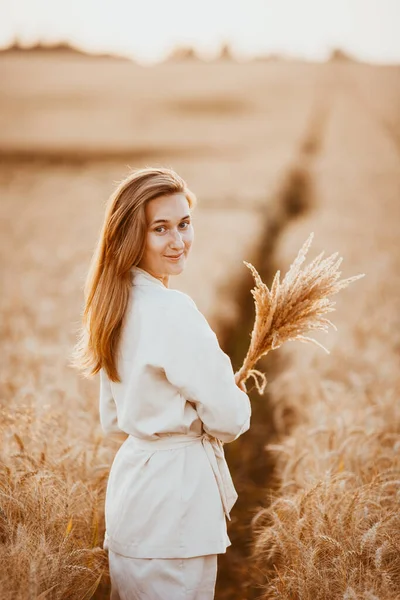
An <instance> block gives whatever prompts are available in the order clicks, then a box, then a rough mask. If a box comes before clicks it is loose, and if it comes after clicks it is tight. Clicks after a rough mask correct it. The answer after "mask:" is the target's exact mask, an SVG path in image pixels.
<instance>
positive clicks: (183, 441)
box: [126, 433, 238, 521]
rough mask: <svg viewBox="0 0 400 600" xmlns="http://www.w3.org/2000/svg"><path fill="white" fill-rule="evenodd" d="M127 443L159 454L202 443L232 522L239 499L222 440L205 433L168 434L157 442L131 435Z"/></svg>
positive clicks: (227, 514)
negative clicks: (232, 513) (232, 511)
mask: <svg viewBox="0 0 400 600" xmlns="http://www.w3.org/2000/svg"><path fill="white" fill-rule="evenodd" d="M126 441H127V442H128V443H129V444H130V445H132V447H133V448H138V449H143V450H150V451H152V452H158V451H159V450H170V449H172V448H177V447H184V446H189V445H191V444H195V443H199V442H202V444H203V447H204V450H205V452H206V455H207V457H208V460H209V462H210V465H211V468H212V470H213V472H214V475H215V479H216V481H217V485H218V489H219V493H220V496H221V500H222V505H223V507H224V511H225V514H226V517H227V518H228V519H229V521H230V520H231V517H230V514H229V513H230V511H231V509H232V506H233V505H234V504H235V502H236V500H237V498H238V494H237V492H236V489H235V486H234V485H233V481H232V477H231V474H230V472H229V467H228V464H227V462H226V459H225V454H224V448H223V445H222V442H221V440H219V439H218V438H215V437H213V436H212V435H209V434H208V433H203V434H202V435H197V436H189V435H186V434H172V435H168V434H166V435H163V436H161V437H159V438H157V439H155V440H152V439H144V438H138V437H136V436H133V435H129V437H128V438H127V440H126Z"/></svg>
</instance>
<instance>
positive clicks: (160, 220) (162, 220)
mask: <svg viewBox="0 0 400 600" xmlns="http://www.w3.org/2000/svg"><path fill="white" fill-rule="evenodd" d="M189 217H190V215H185V216H184V217H182V219H179V220H180V221H183V220H184V219H188V218H189ZM156 223H170V220H169V219H157V220H156V221H153V222H152V223H151V225H155V224H156Z"/></svg>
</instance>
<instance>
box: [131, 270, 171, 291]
mask: <svg viewBox="0 0 400 600" xmlns="http://www.w3.org/2000/svg"><path fill="white" fill-rule="evenodd" d="M131 272H132V274H133V285H160V286H161V287H163V288H165V285H164V284H163V282H162V281H160V279H157V277H154V276H153V275H150V273H149V272H148V271H145V270H144V269H141V268H140V267H137V266H134V267H132V269H131Z"/></svg>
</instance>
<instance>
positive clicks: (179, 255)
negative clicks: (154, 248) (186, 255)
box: [165, 252, 183, 258]
mask: <svg viewBox="0 0 400 600" xmlns="http://www.w3.org/2000/svg"><path fill="white" fill-rule="evenodd" d="M165 256H166V257H167V258H180V257H181V256H183V252H181V253H180V254H177V255H176V256H169V255H168V254H166V255H165Z"/></svg>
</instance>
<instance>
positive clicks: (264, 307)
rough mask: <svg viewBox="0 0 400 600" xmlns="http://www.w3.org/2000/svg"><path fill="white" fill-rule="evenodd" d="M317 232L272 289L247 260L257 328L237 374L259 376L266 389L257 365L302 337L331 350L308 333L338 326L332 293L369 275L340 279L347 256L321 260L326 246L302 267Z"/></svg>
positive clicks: (241, 380)
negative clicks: (333, 317)
mask: <svg viewBox="0 0 400 600" xmlns="http://www.w3.org/2000/svg"><path fill="white" fill-rule="evenodd" d="M313 237H314V233H313V232H312V233H311V234H310V235H309V237H308V239H307V240H306V242H305V243H304V244H303V246H302V248H301V249H300V251H299V253H298V254H297V257H296V259H295V260H294V262H293V263H292V264H291V266H290V269H289V271H288V272H287V273H286V275H285V277H284V279H283V281H282V283H280V281H279V278H280V271H277V272H276V274H275V277H274V279H273V282H272V286H271V290H269V289H268V287H267V285H266V284H265V283H264V282H263V281H262V280H261V277H260V275H259V273H258V272H257V270H256V269H255V267H254V266H253V265H252V264H251V263H248V262H246V261H243V262H244V264H245V265H246V266H247V267H248V268H249V269H250V270H251V272H252V275H253V277H254V280H255V287H254V288H253V289H252V290H251V293H252V295H253V297H254V301H255V310H256V316H255V321H254V326H253V331H252V332H251V339H250V346H249V349H248V352H247V355H246V357H245V359H244V361H243V365H242V366H241V368H240V369H239V371H238V372H237V373H236V374H235V375H236V381H237V383H238V385H240V384H241V383H245V382H246V380H247V379H248V378H249V377H253V378H254V381H255V385H256V387H257V390H258V392H259V393H260V394H263V393H264V390H265V386H266V384H267V379H266V377H265V374H264V373H261V372H260V371H258V370H256V369H254V368H253V367H254V365H255V364H256V363H257V361H258V360H259V359H260V358H261V357H262V356H264V355H266V354H268V352H269V351H270V350H276V349H277V348H279V347H280V346H282V344H283V343H285V342H289V341H295V340H299V341H300V342H312V343H314V344H316V345H317V346H320V347H321V348H322V349H323V350H325V352H327V353H328V354H329V350H327V349H326V348H325V347H324V346H323V345H322V344H320V343H319V342H318V341H317V340H315V339H313V338H310V337H307V336H306V335H304V334H305V333H307V332H309V331H311V330H314V329H321V330H323V331H325V332H326V333H328V326H329V325H331V326H332V327H333V328H334V329H335V330H337V328H336V326H335V325H334V324H333V323H332V322H331V321H330V320H329V319H327V318H325V317H323V316H322V315H324V314H325V313H328V312H332V311H334V310H335V308H334V305H335V304H336V303H335V302H332V300H330V298H329V297H330V296H333V295H334V294H337V293H338V292H339V291H340V290H341V289H343V288H345V287H347V286H348V285H349V284H350V283H352V282H353V281H356V280H357V279H360V278H361V277H364V275H365V273H362V274H360V275H355V276H353V277H349V278H348V279H343V280H341V281H338V279H339V277H340V275H341V271H338V267H339V265H340V264H341V262H342V260H343V259H342V258H339V259H337V260H336V258H337V255H338V253H337V252H335V253H334V254H332V255H331V256H329V257H328V258H325V260H321V259H322V257H323V255H324V251H322V252H321V253H320V254H319V255H318V256H317V257H316V258H315V259H314V260H313V261H312V262H311V263H310V264H309V265H308V266H307V267H306V268H304V269H303V270H301V269H300V267H301V265H302V264H303V262H304V260H305V258H306V255H307V252H308V250H309V248H310V245H311V242H312V239H313Z"/></svg>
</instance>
